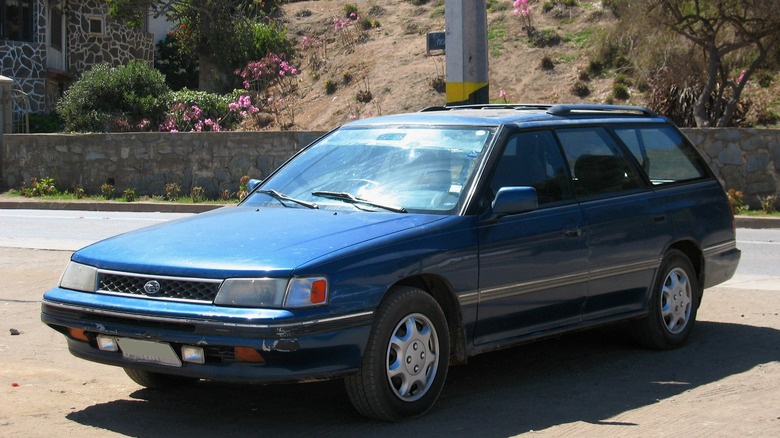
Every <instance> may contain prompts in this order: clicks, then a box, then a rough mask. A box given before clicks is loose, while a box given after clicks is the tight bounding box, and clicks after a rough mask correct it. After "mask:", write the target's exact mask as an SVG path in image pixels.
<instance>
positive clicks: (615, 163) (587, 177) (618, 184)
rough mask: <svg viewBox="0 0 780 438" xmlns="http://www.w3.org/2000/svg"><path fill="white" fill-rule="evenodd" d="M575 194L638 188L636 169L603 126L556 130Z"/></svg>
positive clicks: (601, 193)
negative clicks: (572, 180) (571, 177)
mask: <svg viewBox="0 0 780 438" xmlns="http://www.w3.org/2000/svg"><path fill="white" fill-rule="evenodd" d="M555 133H556V135H557V136H558V139H559V141H560V143H561V147H562V148H563V153H564V154H565V155H566V160H567V161H568V164H569V169H570V171H571V174H572V176H573V179H574V188H575V192H576V194H577V196H578V197H591V196H604V195H611V194H618V193H622V192H626V191H631V190H636V189H640V188H642V187H643V186H644V183H643V182H642V178H641V177H640V175H639V172H638V171H637V170H636V169H634V167H633V166H631V165H630V164H629V162H628V160H626V157H625V156H624V155H623V153H622V152H621V148H620V147H619V146H618V145H617V143H616V142H615V140H614V139H613V138H612V137H611V136H610V135H609V133H608V132H607V131H606V130H605V129H604V128H599V127H588V128H573V129H558V130H556V132H555Z"/></svg>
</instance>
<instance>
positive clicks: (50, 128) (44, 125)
mask: <svg viewBox="0 0 780 438" xmlns="http://www.w3.org/2000/svg"><path fill="white" fill-rule="evenodd" d="M29 117H30V133H31V134H41V133H51V132H60V131H62V127H63V122H62V117H60V115H59V114H57V113H51V114H37V113H31V114H30V115H29Z"/></svg>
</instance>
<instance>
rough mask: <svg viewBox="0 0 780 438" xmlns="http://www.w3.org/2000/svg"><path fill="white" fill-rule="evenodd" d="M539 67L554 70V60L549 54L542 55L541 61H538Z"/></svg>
mask: <svg viewBox="0 0 780 438" xmlns="http://www.w3.org/2000/svg"><path fill="white" fill-rule="evenodd" d="M539 68H541V69H542V70H544V71H550V70H555V62H554V61H553V60H552V58H550V57H549V56H544V57H542V61H541V62H540V63H539Z"/></svg>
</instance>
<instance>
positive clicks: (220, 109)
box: [157, 88, 241, 132]
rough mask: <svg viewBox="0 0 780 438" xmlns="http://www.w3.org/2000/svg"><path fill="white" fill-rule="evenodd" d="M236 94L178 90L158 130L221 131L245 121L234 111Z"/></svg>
mask: <svg viewBox="0 0 780 438" xmlns="http://www.w3.org/2000/svg"><path fill="white" fill-rule="evenodd" d="M235 96H236V95H235V94H229V95H220V94H214V93H206V92H203V91H191V90H188V89H186V88H185V89H184V90H182V91H178V92H175V93H173V99H172V102H173V103H172V104H171V105H170V107H169V109H168V112H167V113H166V116H165V119H164V120H163V122H162V123H161V124H160V125H159V126H158V127H157V129H158V130H159V131H162V132H190V131H192V132H203V131H215V132H219V131H224V130H230V129H233V128H234V127H235V126H236V125H237V124H238V123H239V122H240V121H241V117H240V115H239V114H236V113H234V112H232V111H231V108H232V107H231V105H232V104H233V103H235V100H236V97H235Z"/></svg>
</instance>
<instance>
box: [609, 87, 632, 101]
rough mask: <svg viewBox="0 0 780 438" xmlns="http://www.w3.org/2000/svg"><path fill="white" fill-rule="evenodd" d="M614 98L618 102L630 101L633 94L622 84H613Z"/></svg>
mask: <svg viewBox="0 0 780 438" xmlns="http://www.w3.org/2000/svg"><path fill="white" fill-rule="evenodd" d="M612 97H613V98H615V99H618V100H628V98H630V97H631V93H629V92H628V87H626V86H625V85H624V84H621V83H615V84H612Z"/></svg>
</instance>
